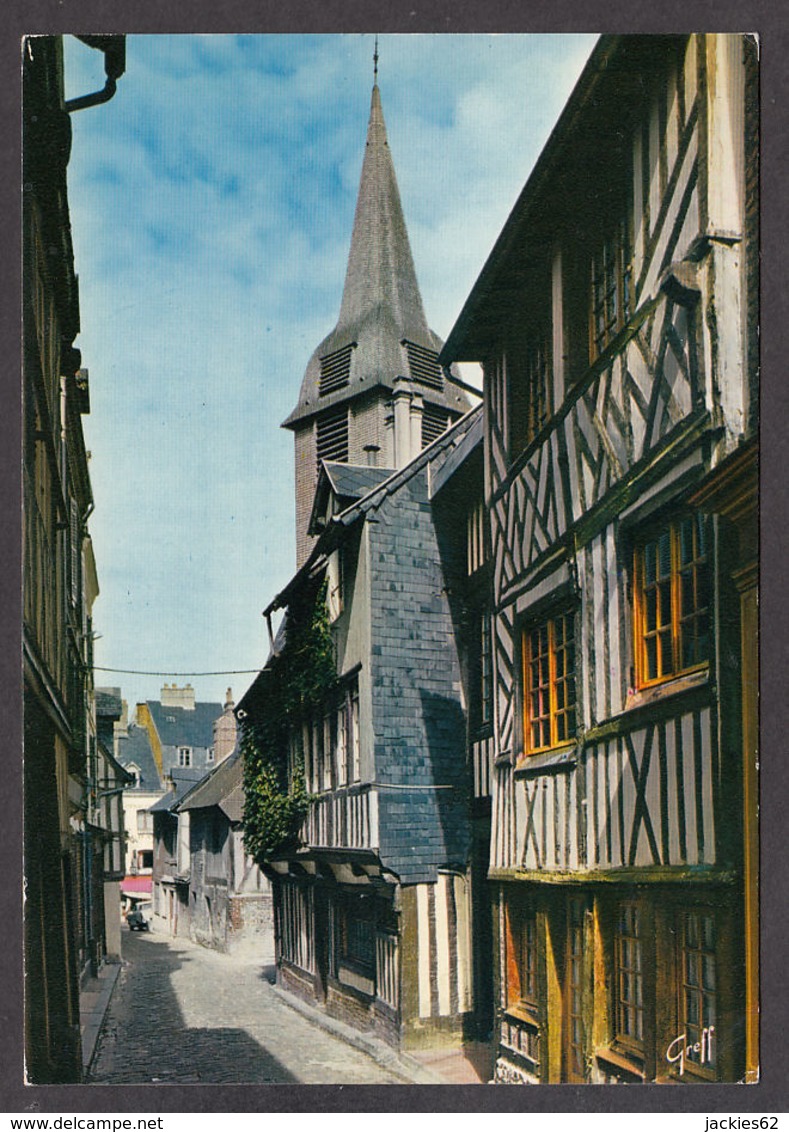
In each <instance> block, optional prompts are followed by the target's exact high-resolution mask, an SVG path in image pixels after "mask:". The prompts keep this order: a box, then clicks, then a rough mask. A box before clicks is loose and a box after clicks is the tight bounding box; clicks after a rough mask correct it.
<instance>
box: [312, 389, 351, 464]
mask: <svg viewBox="0 0 789 1132" xmlns="http://www.w3.org/2000/svg"><path fill="white" fill-rule="evenodd" d="M315 431H316V455H317V466H318V468H319V469H320V465H321V460H333V461H335V462H336V463H338V464H347V463H348V406H347V405H340V406H338V408H336V409H327V411H326V412H325V413H322V414H321V415H320V416H319V417H318V421H317V425H316V430H315Z"/></svg>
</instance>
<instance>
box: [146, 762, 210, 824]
mask: <svg viewBox="0 0 789 1132" xmlns="http://www.w3.org/2000/svg"><path fill="white" fill-rule="evenodd" d="M170 777H171V778H172V780H173V789H172V790H170V791H169V792H168V793H167V794H165V795H164V797H163V798H160V799H159V801H158V802H154V804H153V805H152V806H149V807H148V813H149V814H161V813H167V812H168V811H169V810H173V809H175V807H176V806H177V805H178V803H179V802H180V801H181V799H182V798H183V796H184V795H185V794H186V793H187V792H188V791H189V790H191V789H192V787H193V786H194V785H195V783H197V782H199V781H200V779H201V778H202V777H203V771H202V770H199V769H198V768H197V767H177V768H174V769H173V771H172V773H171V775H170Z"/></svg>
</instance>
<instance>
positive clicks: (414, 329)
mask: <svg viewBox="0 0 789 1132" xmlns="http://www.w3.org/2000/svg"><path fill="white" fill-rule="evenodd" d="M406 341H408V342H412V343H414V344H415V345H416V346H417V347H421V348H423V349H426V350H428V351H431V352H435V353H438V351H439V350H440V349H441V346H442V341H441V339H440V338H439V337H438V335H437V334H435V333H434V332H433V331H432V330H431V329H430V328H429V326H428V325H427V319H426V318H425V311H424V307H423V305H422V296H421V294H420V292H419V284H418V283H417V279H416V271H415V269H414V261H413V257H412V255H411V246H410V243H409V240H408V231H407V229H406V225H405V218H404V216H403V206H402V203H401V201H400V190H399V188H398V186H397V178H396V176H395V170H394V163H393V161H392V154H391V151H390V149H389V142H388V140H387V136H386V124H385V122H384V116H383V110H382V108H381V94H380V91H379V89H378V84H377V83H376V84H375V85H374V86H373V92H372V100H371V104H370V118H369V122H368V126H367V143H366V146H365V153H364V162H363V164H362V174H361V178H360V181H359V195H358V197H357V201H356V213H355V216H354V221H353V232H352V235H351V248H350V253H349V256H348V267H347V270H346V275H345V286H344V288H343V295H342V303H341V306H340V315H339V319H338V321H337V325H336V327H335V328H334V330H333V331H332V332H331V334H329V335H328V336H327V337H326V338H324V340H323V341H322V342H321V344H320V345H319V346H318V348H317V349H316V350H315V352H314V354H313V355H312V357H311V358H310V361H309V364H308V365H307V371H306V373H305V375H304V380H303V382H302V385H301V390H300V393H299V401H298V404H297V406H296V408H295V409H294V410H293V412H292V413H291V414H290V416H289V417H288V418H287V420H285V421H284V422H283V423H284V427H286V428H293V427H294V426H296V425H298V424H299V423H301V422H304V421H306V420H307V419H308V418H309V417H311V416H312V415H314V414H315V413H317V412H319V411H321V410H323V409H327V408H331V407H332V406H334V405H338V404H340V403H342V402H345V401H347V400H349V399H351V398H354V397H357V396H358V395H359V394H360V393H368V392H369V391H370V390H371V389H374V388H375V387H376V386H384V387H386V388H389V389H391V388H392V385H393V382H394V380H395V378H397V377H398V376H400V375H403V376H406V375H408V374H409V373H410V363H409V357H408V350H407V349H406V345H405V343H406ZM348 347H351V349H350V367H349V370H348V375H347V376H348V380H347V383H346V384H344V385H343V386H342V387H340V388H338V389H336V390H334V391H332V392H330V393H328V394H325V395H323V396H321V395H320V392H319V388H320V376H321V359H322V358H325V357H327V356H328V355H329V354H333V353H335V351H339V350H342V349H344V348H348ZM412 376H413V375H412ZM454 376H456V375H454V374H450V373H449V372H447V371H444V372H443V373H441V374H440V383H439V387H438V388H432V386H431V387H429V392H427V391H426V392H425V396H426V398H427V399H428V400H430V401H431V402H433V403H436V404H440V405H443V406H446V407H448V408H450V409H454V410H455V411H460V412H465V410H466V409H468V407H469V404H470V402H469V400H468V398H467V396H466V394H465V393H464V392H463V390H462V388H460V387H459V386H457V385H455V384H453V382H452V380H451V379H452V377H454Z"/></svg>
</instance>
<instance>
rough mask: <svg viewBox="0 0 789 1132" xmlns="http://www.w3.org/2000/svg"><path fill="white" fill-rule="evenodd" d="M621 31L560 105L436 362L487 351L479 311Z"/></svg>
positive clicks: (596, 53) (478, 357)
mask: <svg viewBox="0 0 789 1132" xmlns="http://www.w3.org/2000/svg"><path fill="white" fill-rule="evenodd" d="M623 38H624V37H623V36H621V35H604V36H601V37H600V39H599V40H598V42H597V44H596V45H595V48H594V50H593V51H592V54H591V55H590V57H589V59H588V61H587V64H586V66H585V67H584V70H583V72H582V73H581V76H580V78H579V79H578V82H577V83H576V85H575V87H574V89H573V91H572V93H571V95H570V97H569V99H568V100H567V103H566V105H565V107H564V110H563V111H562V113H561V114H560V116H559V119H558V121H557V123H556V125H555V126H554V128H553V130H552V131H551V134H550V136H549V138H548V141H547V142H546V143H545V146H544V147H543V150H542V152H541V154H540V156H539V157H538V159H537V161H536V163H535V166H534V168H533V170H532V172H531V174H530V175H529V178H528V180H527V181H526V184H525V185H524V187H523V189H522V190H521V192H520V195H519V196H518V199H517V200H516V202H515V205H514V206H513V208H512V211H511V212H510V215H509V217H508V218H507V220H506V222H505V224H504V227H503V228H502V230H501V233H500V235H499V237H498V239H497V240H496V243H495V244H494V245H493V250H492V251H491V253H490V255H489V256H488V259H487V260H486V262H485V264H484V266H483V268H482V271H481V272H480V274H479V277H478V278H477V281H476V283H475V284H474V286H473V287H472V289H471V292H470V294H469V296H468V298H467V299H466V302H465V303H464V305H463V308H462V310H461V312H460V314H459V315H458V318H457V321H456V322H455V325H454V326H453V328H452V330H451V331H450V333H449V336H448V338H447V340H446V342H445V343H444V347H443V349H442V350H441V353H440V354H439V363H440V364H441V365H444V366H449V365H451V364H452V363H453V362H480V361H484V359H485V357H486V355H487V354H488V353H489V351H490V347H491V344H492V339H493V335H492V334H490V333H485V332H482V333H480V330H479V328H480V326H481V325H482V323H483V319H482V317H481V316H482V313H483V311H484V308H485V306H486V303H487V300H488V298H489V296H490V295H491V293H492V292H493V290H494V289H495V284H496V281H497V276H498V274H499V271H500V269H501V267H502V264H503V263H504V262H505V261H506V259H507V257H508V256H509V253H510V251H511V249H512V247H513V245H514V244H515V242H516V240H517V239H518V237H519V236H520V234H521V232H522V230H523V228H524V226H525V225H526V223H527V222H528V219H529V214H530V213H531V212H532V210H533V209H534V207H535V205H536V203H537V201H538V200H539V198H540V195H541V193H542V191H543V189H544V186H545V184H546V182H547V181H548V180H549V179H550V177H551V176H552V174H553V173H554V171H555V170H556V168H557V166H558V164H559V162H560V161H561V160H562V158H563V157H564V154H565V152H566V150H567V147H568V146H569V144H570V139H571V135H572V133H573V132H574V130H575V128H576V124H577V119H578V116H579V115H580V114H581V113H582V112H583V110H584V108H585V106H586V104H587V102H588V101H589V98H590V97H591V95H592V93H593V91H594V88H595V87H596V86H597V85H598V83H599V82H601V80H602V78H603V75H604V72H605V69H606V67H607V65H608V63H609V61H610V59H611V58H612V56H613V55H614V54H615V53H616V51H617V49H618V47H619V44H620V41H621V40H622V39H623Z"/></svg>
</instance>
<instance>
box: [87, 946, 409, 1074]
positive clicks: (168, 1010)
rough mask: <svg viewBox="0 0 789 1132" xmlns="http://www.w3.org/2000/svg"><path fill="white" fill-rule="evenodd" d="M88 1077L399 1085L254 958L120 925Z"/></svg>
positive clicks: (269, 968)
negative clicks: (302, 1007) (115, 972)
mask: <svg viewBox="0 0 789 1132" xmlns="http://www.w3.org/2000/svg"><path fill="white" fill-rule="evenodd" d="M123 954H124V967H123V969H122V971H121V974H120V977H119V979H118V983H117V985H116V987H115V991H114V994H113V997H112V1000H111V1002H110V1006H109V1010H108V1012H107V1016H106V1019H105V1023H104V1028H103V1030H102V1033H101V1035H100V1038H99V1042H98V1047H97V1050H96V1055H95V1057H94V1060H93V1065H92V1070H91V1074H90V1081H91V1083H94V1084H143V1083H145V1084H152V1083H161V1084H168V1083H169V1084H175V1083H179V1084H190V1083H191V1084H297V1083H298V1084H305V1085H327V1084H348V1085H350V1084H403V1083H404V1079H403V1077H402V1076H397V1075H395V1073H393V1072H389V1071H387V1070H386V1069H385V1068H383V1066H382V1065H379V1064H378V1063H377V1062H376V1061H375V1060H373V1058H372V1057H369V1056H368V1055H367V1054H366V1053H365V1052H363V1051H362V1050H359V1049H356V1048H354V1047H353V1046H350V1045H348V1044H347V1043H346V1042H344V1041H342V1040H341V1039H340V1038H337V1037H334V1036H333V1035H332V1034H331V1033H328V1032H326V1031H325V1030H324V1029H322V1028H321V1027H319V1026H316V1025H315V1024H314V1023H313V1022H311V1021H310V1020H309V1019H307V1018H305V1017H303V1016H302V1014H300V1013H299V1012H297V1011H296V1010H294V1009H292V1008H291V1007H290V1006H289V1005H288V1004H287V1003H286V1002H284V1001H283V1000H282V999H281V998H280V996H279V995H278V994H277V992H276V991H275V990H274V989H273V987H272V986H271V984H270V982H269V978H270V977H271V978H273V969H272V968H271V967H270V966H267V965H266V963H265V961H264V959H261V958H260V957H252V958H250V957H248V956H243V957H242V956H235V955H233V956H230V955H222V954H219V953H217V952H214V951H210V950H208V949H207V948H202V947H200V946H198V945H196V944H193V943H191V942H190V941H189V940H184V939H171V938H168V937H166V936H164V935H159V934H157V933H155V932H150V933H137V932H129V931H127V930H125V929H124V932H123Z"/></svg>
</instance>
